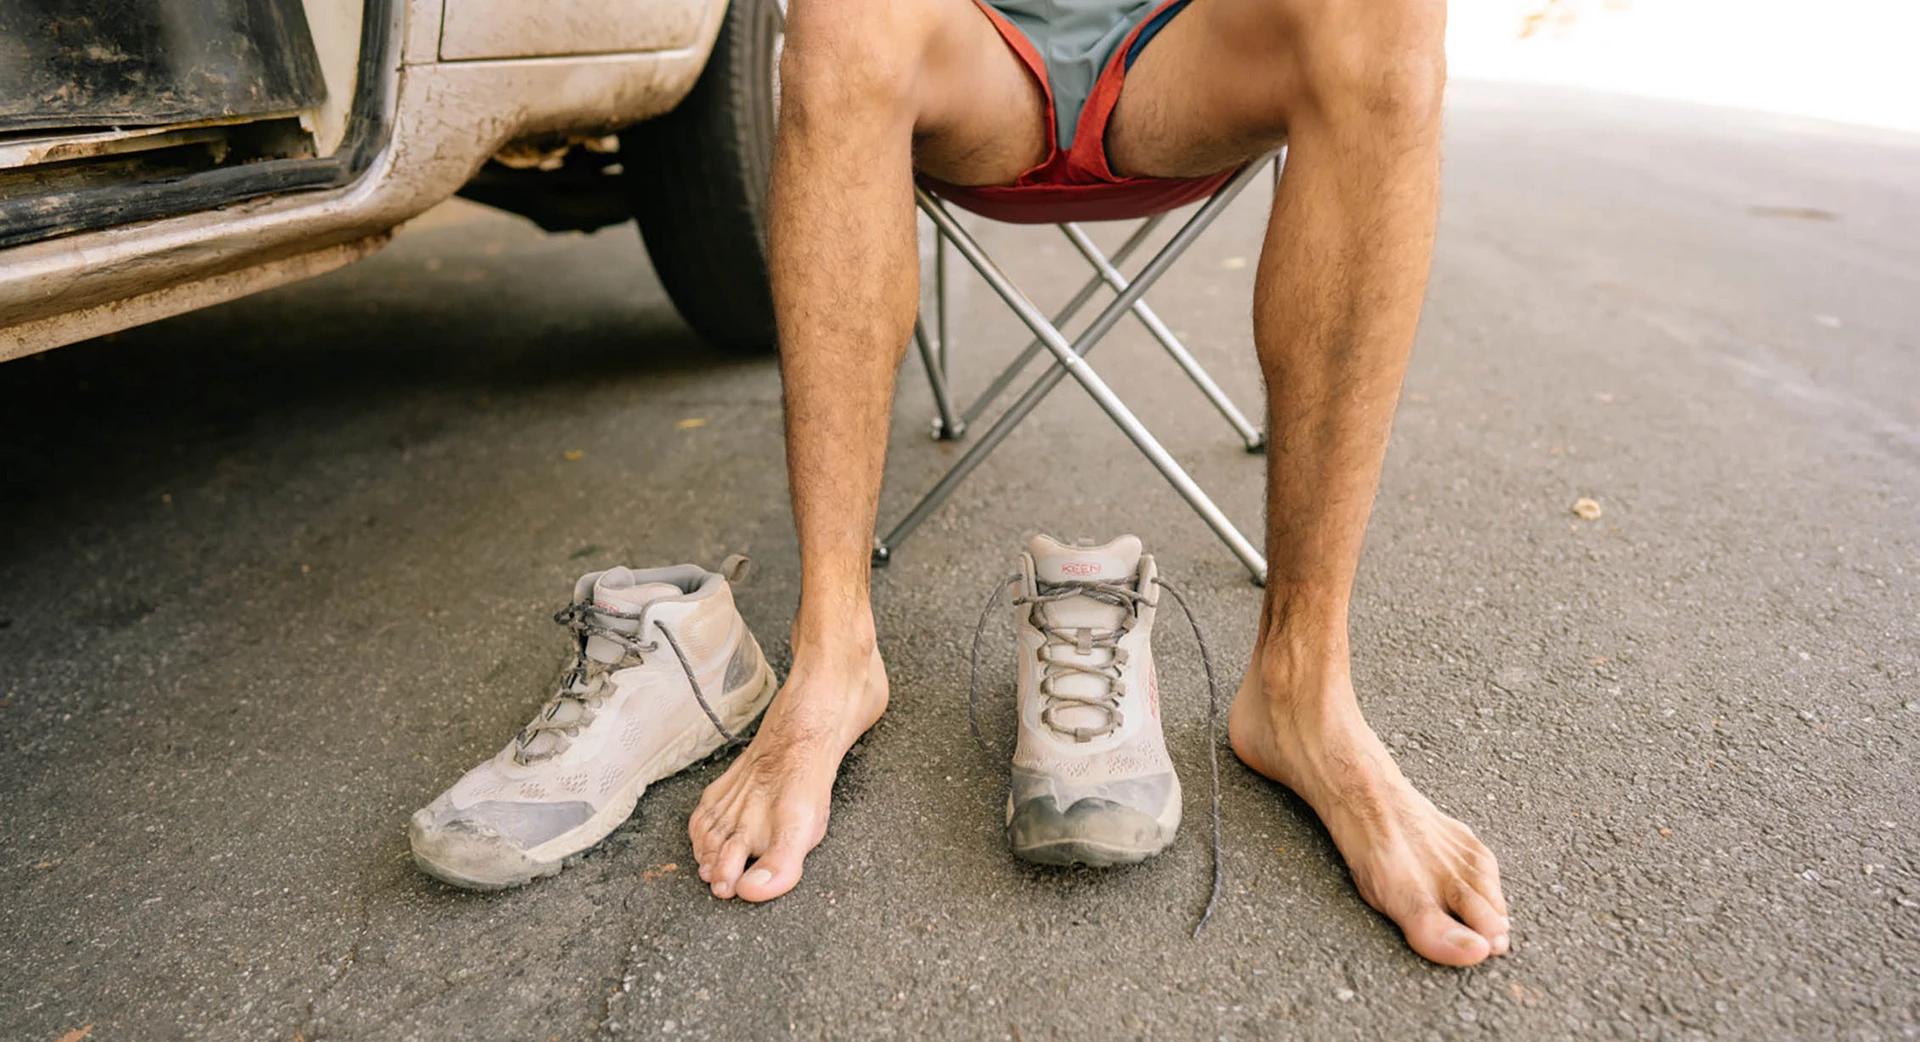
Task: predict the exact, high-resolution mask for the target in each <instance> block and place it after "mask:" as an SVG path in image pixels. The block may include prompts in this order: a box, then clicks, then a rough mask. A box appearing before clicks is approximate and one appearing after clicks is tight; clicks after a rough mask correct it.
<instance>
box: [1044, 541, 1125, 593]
mask: <svg viewBox="0 0 1920 1042" xmlns="http://www.w3.org/2000/svg"><path fill="white" fill-rule="evenodd" d="M1027 550H1028V552H1029V553H1031V554H1033V574H1034V576H1035V578H1038V579H1039V580H1040V581H1041V582H1043V583H1059V582H1071V581H1081V582H1085V581H1088V580H1093V581H1098V582H1118V583H1129V582H1132V581H1133V575H1134V572H1135V571H1137V570H1138V569H1139V567H1140V537H1138V536H1131V535H1123V536H1121V537H1120V538H1118V539H1115V540H1114V541H1113V542H1111V543H1108V544H1107V545H1105V546H1068V545H1066V544H1065V543H1062V542H1061V541H1059V540H1058V539H1055V538H1053V537H1052V536H1049V535H1037V536H1034V537H1033V542H1032V543H1030V544H1028V546H1027Z"/></svg>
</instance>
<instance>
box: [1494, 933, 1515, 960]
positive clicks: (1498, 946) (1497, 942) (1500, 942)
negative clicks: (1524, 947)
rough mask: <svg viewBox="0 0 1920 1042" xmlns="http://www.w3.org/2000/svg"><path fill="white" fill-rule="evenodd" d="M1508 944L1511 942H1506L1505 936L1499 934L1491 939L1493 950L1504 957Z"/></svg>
mask: <svg viewBox="0 0 1920 1042" xmlns="http://www.w3.org/2000/svg"><path fill="white" fill-rule="evenodd" d="M1510 943H1511V942H1510V941H1508V940H1507V935H1506V934H1501V935H1500V936H1498V937H1495V938H1494V939H1493V950H1494V951H1496V952H1499V953H1501V954H1503V955H1504V954H1506V951H1507V947H1508V945H1509V944H1510Z"/></svg>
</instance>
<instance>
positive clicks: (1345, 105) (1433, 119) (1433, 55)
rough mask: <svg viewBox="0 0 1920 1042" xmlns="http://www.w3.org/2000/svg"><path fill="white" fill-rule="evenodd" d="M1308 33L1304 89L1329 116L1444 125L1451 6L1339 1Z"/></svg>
mask: <svg viewBox="0 0 1920 1042" xmlns="http://www.w3.org/2000/svg"><path fill="white" fill-rule="evenodd" d="M1309 22H1310V23H1311V24H1309V25H1308V26H1306V27H1304V28H1305V32H1304V33H1303V34H1302V35H1303V45H1302V47H1301V51H1302V53H1301V70H1302V73H1303V78H1304V80H1305V82H1304V84H1303V86H1304V87H1305V90H1306V94H1307V96H1308V98H1309V100H1310V101H1311V102H1312V103H1313V104H1315V105H1317V106H1319V107H1321V108H1322V109H1324V110H1328V111H1331V112H1337V113H1340V114H1342V115H1343V116H1347V117H1357V118H1364V119H1367V120H1369V121H1372V122H1390V123H1394V124H1417V125H1420V124H1430V123H1431V124H1437V123H1438V121H1439V119H1440V104H1441V96H1442V94H1443V93H1444V91H1445V89H1446V80H1447V57H1446V32H1447V8H1446V2H1445V0H1336V2H1333V3H1328V4H1324V5H1318V6H1317V7H1316V10H1315V13H1314V15H1313V16H1312V17H1311V18H1310V19H1309Z"/></svg>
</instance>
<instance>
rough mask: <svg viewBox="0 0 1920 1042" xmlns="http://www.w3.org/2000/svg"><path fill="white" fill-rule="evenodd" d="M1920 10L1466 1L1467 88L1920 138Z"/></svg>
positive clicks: (1888, 0)
mask: <svg viewBox="0 0 1920 1042" xmlns="http://www.w3.org/2000/svg"><path fill="white" fill-rule="evenodd" d="M1917 45H1920V5H1916V4H1913V3H1905V2H1898V0H1453V2H1452V3H1451V4H1450V5H1449V9H1448V26H1447V56H1448V65H1449V72H1450V74H1451V75H1452V76H1453V77H1455V78H1458V79H1479V80H1508V81H1520V82H1530V83H1551V84H1559V85H1564V86H1576V87H1592V88H1596V89H1600V90H1609V91H1618V92H1622V93H1628V94H1638V95H1645V96H1649V97H1658V98H1672V99H1675V100H1680V101H1693V102H1701V103H1705V104H1712V105H1728V106H1732V107H1736V108H1743V109H1754V110H1759V111H1764V112H1775V113H1782V114H1788V115H1796V116H1812V117H1818V118H1821V119H1831V120H1839V121H1842V122H1847V123H1859V124H1865V125H1869V126H1877V127H1887V128H1893V129H1898V130H1906V131H1920V58H1916V54H1915V50H1916V46H1917Z"/></svg>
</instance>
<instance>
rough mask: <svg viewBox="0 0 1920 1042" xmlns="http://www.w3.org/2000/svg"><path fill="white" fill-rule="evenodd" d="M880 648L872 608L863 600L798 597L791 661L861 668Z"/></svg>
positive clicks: (804, 595) (802, 595)
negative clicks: (792, 658)
mask: <svg viewBox="0 0 1920 1042" xmlns="http://www.w3.org/2000/svg"><path fill="white" fill-rule="evenodd" d="M878 644H879V636H878V631H877V630H876V628H875V626H874V622H873V606H872V605H871V604H870V603H869V602H868V601H867V599H866V598H865V597H831V598H828V597H813V598H810V597H808V596H807V595H806V594H805V593H802V594H801V597H800V608H799V610H798V611H797V612H795V613H794V618H793V657H794V661H795V662H796V663H798V662H799V661H800V660H801V659H803V658H805V659H807V660H818V661H819V662H821V664H823V665H825V664H845V665H848V666H855V665H858V666H864V665H865V664H866V662H867V660H868V659H870V658H871V657H872V656H873V653H874V650H875V648H876V647H877V646H878Z"/></svg>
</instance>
